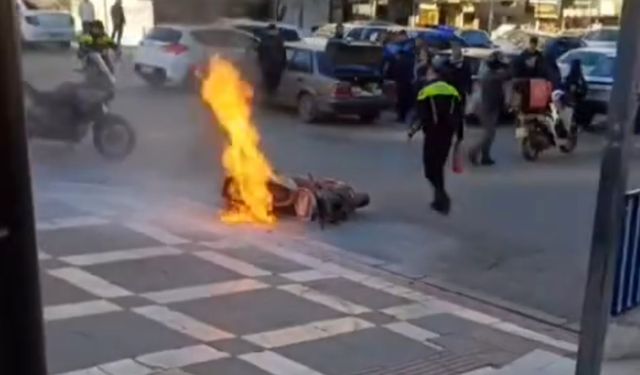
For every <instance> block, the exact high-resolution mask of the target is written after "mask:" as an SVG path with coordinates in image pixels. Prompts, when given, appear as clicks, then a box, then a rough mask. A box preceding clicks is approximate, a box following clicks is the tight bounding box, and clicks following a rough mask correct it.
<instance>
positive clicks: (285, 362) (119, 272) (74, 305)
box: [38, 215, 576, 375]
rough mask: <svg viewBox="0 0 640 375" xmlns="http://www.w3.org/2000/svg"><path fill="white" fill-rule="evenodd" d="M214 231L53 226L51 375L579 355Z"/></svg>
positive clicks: (115, 222)
mask: <svg viewBox="0 0 640 375" xmlns="http://www.w3.org/2000/svg"><path fill="white" fill-rule="evenodd" d="M177 221H179V220H175V221H174V222H177ZM202 224H203V225H201V226H200V227H198V228H194V227H192V226H190V225H183V226H180V225H171V224H168V222H163V221H162V220H140V219H138V218H135V217H131V218H127V217H122V216H121V217H109V216H106V215H104V216H100V215H84V216H71V217H65V218H48V217H41V220H40V222H39V223H38V242H39V248H40V262H41V283H42V288H43V295H44V297H43V298H44V304H45V310H44V316H45V320H46V327H47V350H48V358H49V367H50V368H49V370H50V373H51V374H64V375H144V374H164V375H211V374H225V375H234V374H247V375H253V374H256V375H258V374H263V375H264V374H277V375H294V374H309V375H315V374H326V375H332V374H334V375H349V374H376V375H377V374H406V375H410V374H467V373H469V374H471V373H473V374H476V373H478V374H479V373H480V371H489V370H492V369H499V368H501V367H504V366H507V365H509V364H511V363H512V362H514V361H516V360H517V359H518V358H520V357H522V356H525V355H527V354H529V353H532V352H534V351H535V350H540V349H543V350H545V351H548V352H553V353H556V354H560V355H570V354H571V353H572V352H574V351H575V349H576V347H575V345H574V344H572V343H568V342H564V341H561V340H557V339H554V338H552V337H549V336H546V335H544V334H541V333H537V332H534V331H531V330H528V329H525V328H522V327H520V326H517V325H515V324H513V323H510V322H506V321H503V320H500V319H498V318H496V317H493V316H489V315H486V314H483V313H480V312H478V311H474V310H471V309H468V308H465V307H463V306H459V305H456V304H453V303H450V302H447V301H445V300H442V299H438V298H436V297H433V296H429V295H426V294H424V293H422V292H419V291H417V290H414V289H411V288H408V287H405V286H403V285H399V284H395V283H392V282H389V281H387V280H386V279H384V278H382V277H379V276H371V275H369V274H365V273H362V272H358V271H355V270H352V269H349V268H346V267H344V266H342V265H339V264H337V263H334V262H331V261H327V260H324V259H321V258H319V257H314V256H310V255H308V253H306V252H302V251H298V250H297V249H296V246H297V245H296V244H295V243H293V242H292V243H289V244H287V243H286V242H282V241H273V240H269V239H268V238H267V237H266V236H260V235H253V234H252V233H251V232H250V231H246V232H233V234H230V232H225V230H224V229H221V227H220V226H219V225H216V224H215V223H214V222H213V220H211V223H206V222H205V223H202ZM238 233H241V235H238Z"/></svg>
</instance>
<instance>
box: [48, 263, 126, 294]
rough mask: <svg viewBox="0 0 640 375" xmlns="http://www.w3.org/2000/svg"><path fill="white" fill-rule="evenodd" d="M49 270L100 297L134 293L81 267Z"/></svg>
mask: <svg viewBox="0 0 640 375" xmlns="http://www.w3.org/2000/svg"><path fill="white" fill-rule="evenodd" d="M47 272H48V273H49V274H50V275H51V276H55V277H57V278H59V279H62V280H64V281H66V282H68V283H70V284H73V285H74V286H76V287H78V288H80V289H83V290H86V291H87V292H89V293H91V294H93V295H95V296H98V297H100V298H116V297H126V296H130V295H132V293H131V292H130V291H128V290H126V289H124V288H121V287H119V286H117V285H114V284H112V283H110V282H108V281H107V280H104V279H102V278H100V277H97V276H94V275H92V274H90V273H89V272H86V271H83V270H81V269H79V268H73V267H68V268H58V269H55V270H49V271H47Z"/></svg>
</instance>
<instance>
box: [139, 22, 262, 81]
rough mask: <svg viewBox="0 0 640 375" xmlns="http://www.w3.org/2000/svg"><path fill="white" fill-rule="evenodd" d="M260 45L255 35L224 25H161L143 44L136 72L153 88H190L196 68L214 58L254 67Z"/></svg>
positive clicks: (155, 28)
mask: <svg viewBox="0 0 640 375" xmlns="http://www.w3.org/2000/svg"><path fill="white" fill-rule="evenodd" d="M257 44H258V40H257V39H256V38H255V37H254V36H253V35H252V34H250V33H248V32H245V31H242V30H237V29H234V28H231V27H228V26H224V25H217V24H214V25H199V26H186V25H161V26H157V27H154V28H153V29H152V30H151V31H150V32H149V33H148V34H147V35H146V36H145V37H144V39H143V40H142V41H141V42H140V45H139V46H138V48H137V50H136V53H135V57H134V61H133V62H134V70H135V72H136V73H137V74H138V75H139V76H140V77H142V78H143V79H144V80H145V81H146V82H147V83H148V84H150V85H151V86H163V85H168V86H176V85H185V84H190V83H191V82H193V79H194V78H196V77H195V74H196V73H197V71H196V68H198V67H200V66H202V64H203V63H206V62H207V60H208V59H209V57H210V56H213V55H215V54H218V55H221V56H223V57H225V58H228V59H231V60H234V61H238V62H249V61H250V62H251V63H255V61H256V57H255V56H256V54H255V51H256V48H257Z"/></svg>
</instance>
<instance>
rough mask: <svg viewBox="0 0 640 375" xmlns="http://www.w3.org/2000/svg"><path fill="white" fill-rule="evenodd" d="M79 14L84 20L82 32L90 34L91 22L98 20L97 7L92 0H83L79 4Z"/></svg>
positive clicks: (82, 20)
mask: <svg viewBox="0 0 640 375" xmlns="http://www.w3.org/2000/svg"><path fill="white" fill-rule="evenodd" d="M78 16H79V17H80V21H81V22H82V33H83V34H88V33H89V30H90V29H91V24H92V23H93V21H95V20H96V9H95V8H94V6H93V3H92V2H91V0H82V2H81V3H80V5H79V6H78Z"/></svg>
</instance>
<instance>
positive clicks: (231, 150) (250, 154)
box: [201, 57, 276, 224]
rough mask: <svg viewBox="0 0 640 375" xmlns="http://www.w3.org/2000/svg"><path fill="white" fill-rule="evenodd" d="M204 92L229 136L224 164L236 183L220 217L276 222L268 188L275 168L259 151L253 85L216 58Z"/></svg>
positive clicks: (204, 97) (254, 221) (211, 64)
mask: <svg viewBox="0 0 640 375" xmlns="http://www.w3.org/2000/svg"><path fill="white" fill-rule="evenodd" d="M201 94H202V97H203V99H204V100H205V101H206V102H207V103H208V104H209V106H210V107H211V109H212V110H213V112H214V113H215V115H216V118H217V120H218V121H217V122H218V123H219V125H220V126H221V127H222V128H223V129H224V131H225V132H226V134H227V136H228V144H227V146H226V147H225V150H224V154H223V156H222V165H223V166H224V169H225V171H226V173H227V175H228V176H230V177H231V178H232V179H233V181H234V182H235V184H234V185H233V187H234V188H233V189H231V198H232V199H230V201H231V202H235V203H232V205H231V207H230V208H228V209H227V210H226V211H224V212H223V213H222V214H221V220H222V221H224V222H227V223H262V224H272V223H275V221H276V218H275V216H274V214H273V197H272V195H271V193H270V192H269V189H268V188H267V182H268V181H269V179H270V178H271V177H272V176H273V170H272V168H271V165H270V164H269V161H268V160H267V158H266V157H265V155H264V153H263V152H262V151H261V150H260V135H259V134H258V131H257V130H256V127H255V125H254V124H253V123H252V121H251V99H252V97H253V90H252V88H251V86H250V85H249V84H248V83H247V82H245V81H243V80H242V77H241V76H240V72H239V71H238V70H237V69H236V68H235V67H234V66H233V64H232V63H231V62H229V61H227V60H224V59H222V58H219V57H214V58H212V59H211V61H210V63H209V74H208V76H207V77H206V79H205V80H204V83H203V85H202V93H201ZM238 202H240V203H238Z"/></svg>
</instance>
